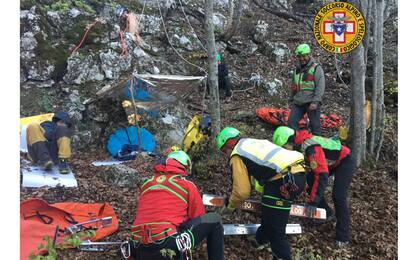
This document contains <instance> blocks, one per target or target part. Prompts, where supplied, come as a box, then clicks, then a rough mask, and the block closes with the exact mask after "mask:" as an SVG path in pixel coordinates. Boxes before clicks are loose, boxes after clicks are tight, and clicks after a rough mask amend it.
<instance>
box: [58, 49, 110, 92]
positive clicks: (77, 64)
mask: <svg viewBox="0 0 416 260" xmlns="http://www.w3.org/2000/svg"><path fill="white" fill-rule="evenodd" d="M67 63H68V65H67V73H66V74H65V76H64V77H63V79H64V81H65V82H66V83H67V84H77V85H80V84H83V83H85V82H88V81H101V80H103V79H104V75H103V74H102V72H101V70H100V67H99V65H98V64H97V62H96V61H94V58H93V55H88V56H86V57H84V56H82V55H80V54H79V53H75V54H73V55H71V56H70V57H69V58H68V61H67Z"/></svg>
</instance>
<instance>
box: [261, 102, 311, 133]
mask: <svg viewBox="0 0 416 260" xmlns="http://www.w3.org/2000/svg"><path fill="white" fill-rule="evenodd" d="M289 114H290V111H289V110H288V109H277V108H271V107H260V108H257V109H256V115H257V116H258V117H260V118H261V119H263V120H264V121H266V122H267V123H269V124H272V125H276V126H287V122H288V119H289ZM307 125H308V117H307V115H306V114H305V115H304V116H303V118H302V119H301V120H300V121H299V128H301V129H302V128H306V126H307Z"/></svg>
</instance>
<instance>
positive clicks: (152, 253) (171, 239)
mask: <svg viewBox="0 0 416 260" xmlns="http://www.w3.org/2000/svg"><path fill="white" fill-rule="evenodd" d="M154 170H155V174H154V175H153V177H152V178H150V179H149V180H147V181H146V182H145V183H144V184H143V185H142V186H141V188H140V190H139V196H138V202H137V212H136V218H135V220H134V223H133V227H132V235H133V237H132V238H133V241H134V242H133V246H132V248H133V250H132V254H133V256H134V259H135V260H138V259H140V260H146V259H167V258H164V257H163V256H162V254H163V253H162V252H166V251H170V252H174V255H175V258H174V259H184V257H186V255H187V254H188V253H190V250H191V248H194V247H195V246H197V245H198V244H200V243H201V242H202V240H204V239H205V238H207V248H208V259H210V260H222V259H224V237H223V236H224V229H223V227H222V223H221V216H220V215H218V214H217V213H207V214H205V208H204V205H203V203H202V199H201V196H200V194H199V191H198V189H197V187H196V186H195V184H193V183H192V182H191V181H188V180H186V179H185V177H186V176H187V175H188V174H190V173H191V159H190V158H189V156H188V155H187V154H186V153H185V152H184V151H173V152H171V153H169V154H168V155H167V157H164V158H162V159H160V160H159V161H158V162H157V163H156V164H155V166H154ZM163 249H165V250H163ZM185 259H186V258H185Z"/></svg>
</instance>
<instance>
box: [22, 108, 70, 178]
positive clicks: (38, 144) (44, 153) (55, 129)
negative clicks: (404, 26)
mask: <svg viewBox="0 0 416 260" xmlns="http://www.w3.org/2000/svg"><path fill="white" fill-rule="evenodd" d="M70 127H71V120H70V118H69V115H68V113H66V112H63V111H59V112H57V113H55V115H54V116H53V118H52V121H45V122H43V123H41V124H39V123H31V124H29V125H28V127H27V130H26V142H27V147H28V153H29V158H30V159H31V160H32V161H33V162H34V163H37V164H39V165H40V166H41V167H43V169H44V170H46V171H48V170H51V169H52V167H53V165H54V164H57V165H59V172H60V173H62V174H67V173H69V172H70V169H69V166H68V160H69V158H70V157H71V134H70Z"/></svg>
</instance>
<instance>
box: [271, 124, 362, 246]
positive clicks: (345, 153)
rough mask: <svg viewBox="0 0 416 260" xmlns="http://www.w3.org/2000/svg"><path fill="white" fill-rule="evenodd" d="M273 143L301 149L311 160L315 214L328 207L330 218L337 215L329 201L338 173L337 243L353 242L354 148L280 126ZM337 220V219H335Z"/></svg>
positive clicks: (335, 193) (311, 210) (309, 209)
mask: <svg viewBox="0 0 416 260" xmlns="http://www.w3.org/2000/svg"><path fill="white" fill-rule="evenodd" d="M273 143H275V144H277V145H279V146H283V147H286V148H287V149H294V148H296V150H299V151H301V152H302V153H304V154H305V157H306V159H307V161H308V163H309V166H310V168H311V170H312V173H310V174H308V176H307V181H308V185H309V202H308V207H307V212H308V214H309V215H313V214H314V213H315V211H316V207H320V208H325V209H326V210H327V216H328V219H331V215H332V216H333V211H332V209H331V208H330V207H329V206H328V203H327V202H326V200H325V196H324V193H325V190H326V186H327V184H328V176H329V175H334V177H335V179H334V186H333V189H332V200H333V202H334V205H335V216H336V221H337V224H336V234H335V240H336V241H335V242H336V245H337V246H340V247H342V246H346V245H348V244H349V242H350V241H351V235H350V216H349V210H348V201H347V197H348V188H349V186H350V184H351V181H352V176H353V174H354V172H355V167H354V163H353V161H352V159H351V156H350V149H349V148H348V147H346V146H344V145H342V144H341V142H340V141H339V140H337V139H331V138H324V137H320V136H314V135H312V134H311V133H310V132H309V131H307V130H298V131H295V130H293V129H291V128H289V127H287V126H280V127H278V128H277V129H276V131H275V132H274V134H273ZM332 219H333V218H332Z"/></svg>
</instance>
